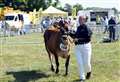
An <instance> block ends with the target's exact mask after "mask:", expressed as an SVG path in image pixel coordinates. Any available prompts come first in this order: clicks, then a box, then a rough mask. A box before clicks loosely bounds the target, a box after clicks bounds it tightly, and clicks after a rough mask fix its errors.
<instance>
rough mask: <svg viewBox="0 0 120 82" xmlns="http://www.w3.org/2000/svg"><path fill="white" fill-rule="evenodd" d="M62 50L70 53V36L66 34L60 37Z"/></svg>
mask: <svg viewBox="0 0 120 82" xmlns="http://www.w3.org/2000/svg"><path fill="white" fill-rule="evenodd" d="M60 49H61V50H62V51H68V50H69V36H68V34H67V33H66V32H64V33H62V34H61V37H60Z"/></svg>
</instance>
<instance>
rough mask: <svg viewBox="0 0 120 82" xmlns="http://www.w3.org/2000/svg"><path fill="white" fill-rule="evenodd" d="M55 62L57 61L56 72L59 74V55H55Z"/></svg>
mask: <svg viewBox="0 0 120 82" xmlns="http://www.w3.org/2000/svg"><path fill="white" fill-rule="evenodd" d="M55 62H56V71H55V73H56V74H58V72H59V61H58V56H57V55H55Z"/></svg>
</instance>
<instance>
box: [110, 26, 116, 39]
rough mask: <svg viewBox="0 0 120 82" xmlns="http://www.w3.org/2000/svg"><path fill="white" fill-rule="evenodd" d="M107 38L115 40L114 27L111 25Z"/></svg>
mask: <svg viewBox="0 0 120 82" xmlns="http://www.w3.org/2000/svg"><path fill="white" fill-rule="evenodd" d="M109 39H110V40H115V28H114V27H113V26H111V27H109Z"/></svg>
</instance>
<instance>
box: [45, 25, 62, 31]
mask: <svg viewBox="0 0 120 82" xmlns="http://www.w3.org/2000/svg"><path fill="white" fill-rule="evenodd" d="M47 30H50V31H53V32H60V29H59V28H57V27H54V26H50V27H49V28H48V29H47Z"/></svg>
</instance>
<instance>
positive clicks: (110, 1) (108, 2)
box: [59, 0, 120, 11]
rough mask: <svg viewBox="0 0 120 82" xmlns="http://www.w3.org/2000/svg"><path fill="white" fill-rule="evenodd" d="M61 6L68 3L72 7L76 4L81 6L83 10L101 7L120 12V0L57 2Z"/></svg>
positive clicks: (71, 0) (70, 0)
mask: <svg viewBox="0 0 120 82" xmlns="http://www.w3.org/2000/svg"><path fill="white" fill-rule="evenodd" d="M59 1H60V2H61V4H62V5H64V4H65V3H69V4H71V5H74V4H76V3H79V4H82V6H83V8H86V7H102V8H113V7H115V8H116V9H118V10H119V11H120V0H59Z"/></svg>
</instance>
